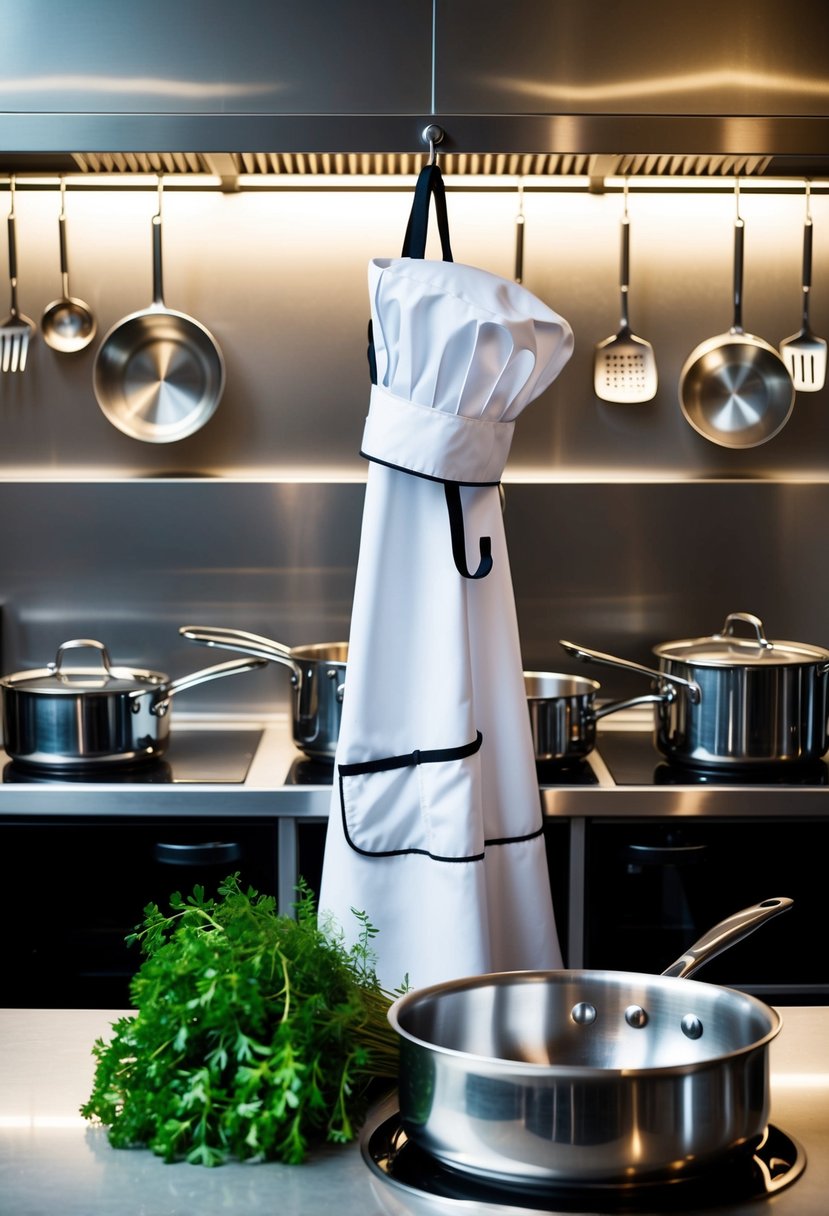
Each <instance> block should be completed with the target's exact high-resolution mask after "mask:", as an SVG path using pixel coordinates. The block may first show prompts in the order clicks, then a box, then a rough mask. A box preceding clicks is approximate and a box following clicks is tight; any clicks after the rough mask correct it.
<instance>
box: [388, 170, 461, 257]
mask: <svg viewBox="0 0 829 1216" xmlns="http://www.w3.org/2000/svg"><path fill="white" fill-rule="evenodd" d="M432 198H434V200H435V219H436V220H437V225H438V236H439V237H440V248H441V252H442V254H443V260H444V262H451V261H452V260H453V259H452V246H451V245H450V243H449V217H448V215H447V213H446V190H445V189H444V185H443V174H442V173H441V171H440V169H439V168H438V166H437V165H436V164H434V165H427V166H426V167H425V169H421V170H420V173H419V174H418V178H417V184H416V185H415V192H414V199H413V200H412V209H411V212H410V213H409V223H408V226H407V228H406V235H405V237H404V238H403V251H402V253H401V255H400V256H401V257H404V258H425V257H426V235H427V232H428V229H429V200H430V199H432Z"/></svg>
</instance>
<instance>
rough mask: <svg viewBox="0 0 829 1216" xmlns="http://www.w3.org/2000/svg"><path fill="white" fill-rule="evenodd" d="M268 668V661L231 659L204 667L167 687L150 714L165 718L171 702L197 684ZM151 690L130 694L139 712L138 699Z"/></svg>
mask: <svg viewBox="0 0 829 1216" xmlns="http://www.w3.org/2000/svg"><path fill="white" fill-rule="evenodd" d="M265 666H267V660H266V659H229V660H228V662H227V663H217V664H216V666H215V667H203V668H202V669H201V670H200V671H193V672H191V673H190V675H189V676H181V677H180V679H178V680H173V681H172V682H171V683H170V684H168V685H167V689H166V691H165V692H164V694H163V696H161V697H159V699H158V700H157V701H156V702H155V703H154V704H153V705H151V706H150V713H152V714H155V716H156V717H157V718H163V717H164V715H165V714H166V713H167V710H168V709H169V708H170V701H171V700H172V698H173V697H174V696H175V695H176V693H179V692H184V690H185V689H186V688H194V687H195V686H196V684H205V683H207V681H208V680H220V679H221V678H222V677H223V676H235V675H236V674H237V673H241V672H243V671H253V669H254V668H255V667H265ZM149 691H150V689H143V688H139V689H137V690H136V691H135V692H132V693H130V696H131V697H132V698H133V709H134V710H135V711H136V712H137V711H138V698H139V697H146V696H147V693H148V692H149Z"/></svg>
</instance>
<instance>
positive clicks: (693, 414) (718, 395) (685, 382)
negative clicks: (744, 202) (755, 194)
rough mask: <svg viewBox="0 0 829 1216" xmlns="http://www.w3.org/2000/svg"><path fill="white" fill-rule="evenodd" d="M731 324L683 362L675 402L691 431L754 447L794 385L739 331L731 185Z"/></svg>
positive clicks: (786, 404)
mask: <svg viewBox="0 0 829 1216" xmlns="http://www.w3.org/2000/svg"><path fill="white" fill-rule="evenodd" d="M735 199H736V204H737V218H736V221H735V224H734V323H733V325H732V326H731V329H730V330H729V331H728V333H725V334H718V335H717V336H716V337H714V338H708V339H707V340H706V341H705V342H701V343H700V344H699V346H697V347H695V348H694V350H693V351H691V354H690V355H689V356H688V358H687V359H686V360H685V363H684V365H683V368H682V371H681V372H680V376H679V402H680V405H681V407H682V412H683V414H684V415H685V418H686V420H687V421H688V422H689V423H690V424H691V426H692V427H693V428H694V430H695V431H697V432H698V433H699V434H700V435H702V436H703V438H704V439H708V440H710V442H711V443H716V444H719V446H720V447H724V448H754V447H757V446H758V445H759V444H761V443H767V442H768V440H769V439H773V438H774V436H775V435H777V434H778V433H779V432H780V431H781V430H782V429H783V427H784V426H785V425H786V423H787V422H788V420H789V416H790V415H791V412H792V408H793V406H794V396H795V394H794V385H793V384H792V378H791V376H790V375H789V372H788V368H787V367H786V364H785V363H784V362H783V360H782V359H781V358H780V356H779V354H778V353H777V351H776V350H775V349H774V347H773V346H771V345H769V343H768V342H766V341H765V340H764V339H763V338H758V337H756V335H754V334H747V333H746V332H745V330H744V329H743V245H744V239H745V223H744V221H743V219H742V217H741V216H740V195H739V183H738V184H737V186H736V187H735Z"/></svg>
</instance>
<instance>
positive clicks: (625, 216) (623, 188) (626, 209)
mask: <svg viewBox="0 0 829 1216" xmlns="http://www.w3.org/2000/svg"><path fill="white" fill-rule="evenodd" d="M622 194H623V198H624V208H625V210H624V215H623V216H622V219H623V220H624V221H625V223H627V219H628V179H627V174H625V178H624V184H623V186H622Z"/></svg>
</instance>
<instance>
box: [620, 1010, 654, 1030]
mask: <svg viewBox="0 0 829 1216" xmlns="http://www.w3.org/2000/svg"><path fill="white" fill-rule="evenodd" d="M625 1021H626V1022H627V1024H628V1026H632V1027H633V1029H634V1030H641V1029H642V1027H643V1026H647V1024H648V1015H647V1013H646V1012H645V1010H644V1009H643V1008H642V1006H641V1005H628V1007H627V1009H626V1010H625Z"/></svg>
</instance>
